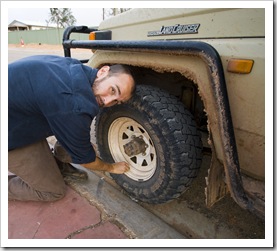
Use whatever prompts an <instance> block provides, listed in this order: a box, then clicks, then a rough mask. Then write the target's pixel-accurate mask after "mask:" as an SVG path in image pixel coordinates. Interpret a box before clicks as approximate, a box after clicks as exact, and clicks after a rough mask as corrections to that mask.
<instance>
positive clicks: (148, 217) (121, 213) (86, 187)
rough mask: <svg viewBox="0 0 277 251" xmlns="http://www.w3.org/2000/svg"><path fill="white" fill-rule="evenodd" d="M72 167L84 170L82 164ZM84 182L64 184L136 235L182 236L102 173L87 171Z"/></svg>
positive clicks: (71, 181)
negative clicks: (99, 174) (100, 174)
mask: <svg viewBox="0 0 277 251" xmlns="http://www.w3.org/2000/svg"><path fill="white" fill-rule="evenodd" d="M75 167H77V168H80V169H83V170H86V169H85V168H83V167H82V166H79V165H75ZM88 175H89V179H88V181H85V182H77V181H73V180H69V181H68V184H69V186H71V187H72V188H73V189H74V190H75V191H77V192H78V193H79V194H81V195H82V196H83V197H85V198H86V199H87V200H88V201H90V202H91V203H93V204H96V205H97V207H98V208H101V210H102V211H103V212H105V213H106V214H107V215H109V216H112V217H114V218H115V219H116V221H118V222H119V223H121V224H122V225H123V226H124V227H125V228H126V231H127V232H129V233H130V234H131V235H132V236H133V238H137V239H186V237H185V236H184V235H182V234H180V233H179V232H177V231H176V230H175V229H173V228H172V227H170V226H169V225H167V224H166V223H165V222H164V221H162V220H161V219H159V218H158V217H157V216H155V215H154V214H152V213H150V212H149V211H147V210H146V209H144V208H143V207H141V206H140V205H139V204H138V203H136V202H135V201H133V200H131V199H130V198H129V197H127V196H126V195H124V194H123V193H121V192H120V191H119V190H117V189H115V188H114V187H113V186H112V185H110V184H109V183H108V182H106V180H105V177H101V176H98V175H97V174H96V173H94V172H90V171H88Z"/></svg>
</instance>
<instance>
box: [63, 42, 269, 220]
mask: <svg viewBox="0 0 277 251" xmlns="http://www.w3.org/2000/svg"><path fill="white" fill-rule="evenodd" d="M63 46H64V48H65V49H66V48H86V49H94V50H96V49H98V50H116V51H138V52H149V53H170V54H175V55H194V56H198V57H200V58H201V59H202V60H204V62H205V63H206V64H207V66H208V69H209V71H210V76H211V85H212V90H213V92H214V95H215V102H216V106H217V108H218V111H220V112H218V113H217V115H218V123H219V124H218V127H219V131H220V135H221V144H222V147H223V149H224V151H223V153H224V169H225V174H226V182H227V185H228V188H229V190H230V193H231V196H232V197H233V199H234V200H235V201H236V203H237V204H238V205H239V206H240V207H242V208H244V209H247V210H249V211H251V212H253V213H254V214H256V215H258V216H259V217H260V218H263V217H264V212H261V211H263V210H264V209H262V210H261V208H260V205H259V206H258V208H257V207H256V205H255V203H254V201H253V199H252V198H251V197H249V196H248V195H247V194H246V192H245V190H244V188H243V184H242V178H241V174H240V165H239V159H238V153H237V146H236V141H235V135H234V128H233V122H232V117H231V111H230V106H229V99H228V94H227V88H226V83H225V77H224V73H223V67H222V63H221V59H220V56H219V54H218V53H217V51H216V50H215V48H214V47H212V46H211V45H209V44H207V43H204V42H199V41H178V40H175V41H168V40H163V41H153V40H152V41H147V40H141V41H137V40H136V41H132V40H131V41H110V40H96V41H95V40H94V41H80V40H79V41H75V40H64V41H63Z"/></svg>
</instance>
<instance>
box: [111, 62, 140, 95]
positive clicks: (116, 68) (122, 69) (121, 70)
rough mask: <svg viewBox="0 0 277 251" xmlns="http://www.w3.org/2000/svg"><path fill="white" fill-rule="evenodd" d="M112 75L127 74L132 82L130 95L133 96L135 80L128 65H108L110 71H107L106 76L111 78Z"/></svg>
mask: <svg viewBox="0 0 277 251" xmlns="http://www.w3.org/2000/svg"><path fill="white" fill-rule="evenodd" d="M114 74H127V75H130V76H131V77H132V79H133V80H134V86H133V88H132V93H131V94H132V95H133V94H134V93H135V91H136V83H135V78H134V75H133V73H132V70H131V68H130V67H129V66H128V65H124V64H115V65H110V71H109V74H108V76H112V75H114Z"/></svg>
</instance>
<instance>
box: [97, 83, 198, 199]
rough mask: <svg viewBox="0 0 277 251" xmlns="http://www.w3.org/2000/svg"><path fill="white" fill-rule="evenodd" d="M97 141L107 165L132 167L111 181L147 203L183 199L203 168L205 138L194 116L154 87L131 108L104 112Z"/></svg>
mask: <svg viewBox="0 0 277 251" xmlns="http://www.w3.org/2000/svg"><path fill="white" fill-rule="evenodd" d="M96 139H97V144H98V149H99V152H100V155H101V158H103V160H105V161H107V162H120V161H126V162H127V163H129V165H130V167H131V169H130V171H128V172H127V173H125V174H122V175H118V174H111V176H112V177H113V179H114V180H115V181H116V183H117V184H119V185H120V186H121V187H122V188H123V189H124V190H126V191H127V193H128V194H130V195H131V196H132V197H134V198H136V199H137V200H140V201H143V202H148V203H155V204H156V203H164V202H167V201H170V200H172V199H174V198H177V197H179V196H180V195H181V194H182V193H183V192H184V191H185V190H186V189H187V188H188V186H189V185H190V183H191V182H192V180H193V179H194V178H195V177H196V175H197V172H198V170H199V168H200V165H201V159H202V143H201V137H200V134H199V132H198V130H197V127H196V124H195V122H194V120H193V118H192V115H191V114H190V112H189V111H187V110H186V109H185V108H184V106H183V104H182V103H180V102H179V101H178V100H177V99H176V98H175V97H174V96H171V95H169V94H168V93H167V92H165V91H162V90H160V89H157V88H154V87H150V86H138V87H137V92H136V94H135V95H134V97H133V98H132V100H131V101H129V102H128V103H127V104H123V105H119V106H114V107H110V108H105V109H103V110H102V111H101V113H100V114H99V115H98V116H97V118H96Z"/></svg>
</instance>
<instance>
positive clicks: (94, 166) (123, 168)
mask: <svg viewBox="0 0 277 251" xmlns="http://www.w3.org/2000/svg"><path fill="white" fill-rule="evenodd" d="M82 166H83V167H85V168H88V169H91V170H95V171H106V172H109V173H116V174H122V173H125V172H127V171H129V170H130V167H129V165H128V164H127V163H126V162H118V163H114V164H109V163H106V162H104V161H102V160H101V159H100V158H98V157H96V159H95V161H94V162H91V163H87V164H82Z"/></svg>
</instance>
